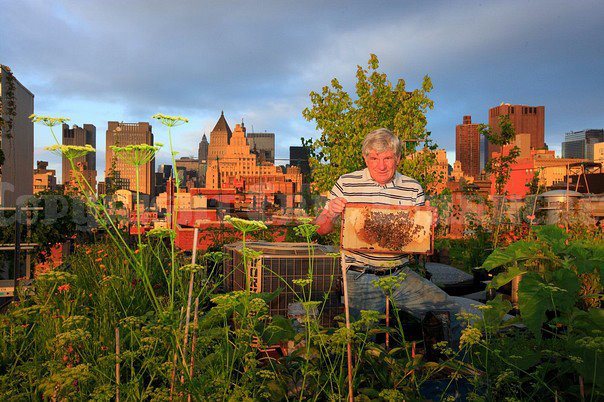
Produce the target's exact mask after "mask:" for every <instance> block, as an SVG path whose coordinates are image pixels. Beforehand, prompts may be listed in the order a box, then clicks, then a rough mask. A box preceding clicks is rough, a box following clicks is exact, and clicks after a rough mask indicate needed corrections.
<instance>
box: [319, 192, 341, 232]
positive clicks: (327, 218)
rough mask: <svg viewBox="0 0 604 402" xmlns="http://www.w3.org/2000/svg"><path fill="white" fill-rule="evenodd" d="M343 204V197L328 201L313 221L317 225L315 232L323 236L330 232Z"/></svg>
mask: <svg viewBox="0 0 604 402" xmlns="http://www.w3.org/2000/svg"><path fill="white" fill-rule="evenodd" d="M345 206H346V199H345V198H341V197H340V198H334V199H333V200H331V201H329V202H328V203H327V205H326V206H325V208H324V209H323V212H321V214H320V215H319V216H318V217H317V219H316V221H315V225H317V226H319V227H318V228H317V233H318V234H320V235H321V236H323V235H326V234H327V233H329V232H331V231H332V230H333V221H334V220H335V219H336V218H337V217H338V216H339V215H340V214H341V213H342V211H344V207H345Z"/></svg>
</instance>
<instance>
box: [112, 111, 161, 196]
mask: <svg viewBox="0 0 604 402" xmlns="http://www.w3.org/2000/svg"><path fill="white" fill-rule="evenodd" d="M139 144H149V145H153V132H152V127H151V125H150V124H149V123H146V122H142V123H120V122H117V121H110V122H109V123H108V128H107V141H106V146H107V150H106V157H105V166H106V167H105V178H107V177H108V173H109V169H110V168H111V165H112V163H113V161H114V158H113V150H112V149H111V148H110V146H111V145H117V146H120V147H124V146H126V145H139ZM139 169H140V170H139V175H140V176H139V181H140V184H139V186H140V192H141V193H143V194H147V195H154V191H155V160H154V159H152V160H151V161H150V162H148V163H146V164H145V165H143V166H141V167H140V168H139ZM115 173H117V174H116V176H117V179H118V180H116V184H117V185H118V186H119V187H120V188H124V189H126V190H130V191H136V168H135V167H134V166H132V165H129V164H127V163H125V162H123V161H121V160H120V159H117V158H116V159H115Z"/></svg>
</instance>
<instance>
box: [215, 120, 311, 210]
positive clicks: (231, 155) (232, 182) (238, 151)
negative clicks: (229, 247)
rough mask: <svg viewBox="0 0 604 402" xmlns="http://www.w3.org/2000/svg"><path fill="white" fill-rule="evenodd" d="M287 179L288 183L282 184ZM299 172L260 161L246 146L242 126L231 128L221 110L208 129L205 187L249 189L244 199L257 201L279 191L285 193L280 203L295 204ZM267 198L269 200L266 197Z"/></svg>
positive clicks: (299, 177) (299, 182)
mask: <svg viewBox="0 0 604 402" xmlns="http://www.w3.org/2000/svg"><path fill="white" fill-rule="evenodd" d="M284 183H289V184H284ZM301 185H302V175H301V174H300V171H299V169H289V170H288V171H287V172H285V173H284V172H283V170H282V169H281V167H279V166H275V165H274V164H272V163H270V162H267V161H261V158H259V157H258V155H257V154H255V153H254V152H252V150H251V149H250V146H249V143H248V140H247V135H246V128H245V126H244V125H243V124H237V125H236V126H235V130H234V131H231V128H230V127H229V125H228V123H227V121H226V119H225V117H224V113H222V114H221V115H220V118H219V119H218V122H217V123H216V126H215V127H214V129H213V130H212V132H211V133H210V143H209V146H208V166H207V171H206V188H208V189H231V188H232V189H237V190H238V191H243V192H245V193H249V194H247V195H246V198H245V199H252V204H253V199H254V195H255V196H256V200H257V203H258V204H260V203H261V202H265V201H267V200H268V198H269V196H270V198H271V199H272V198H273V195H274V194H278V193H281V194H283V196H284V197H286V199H287V200H286V201H284V202H283V204H284V205H282V206H283V207H286V206H287V207H293V206H297V204H298V203H299V202H301V199H300V198H299V197H298V198H296V197H294V194H295V193H299V192H300V191H301ZM268 202H270V201H268Z"/></svg>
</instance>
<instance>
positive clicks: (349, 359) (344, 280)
mask: <svg viewBox="0 0 604 402" xmlns="http://www.w3.org/2000/svg"><path fill="white" fill-rule="evenodd" d="M341 255H342V257H341V263H340V266H341V267H342V287H343V288H344V312H345V316H346V329H347V330H348V331H350V308H349V306H348V279H347V278H346V268H345V265H344V253H341ZM346 353H347V364H348V400H349V401H350V402H353V401H354V397H353V388H352V347H351V345H350V341H348V343H347V344H346Z"/></svg>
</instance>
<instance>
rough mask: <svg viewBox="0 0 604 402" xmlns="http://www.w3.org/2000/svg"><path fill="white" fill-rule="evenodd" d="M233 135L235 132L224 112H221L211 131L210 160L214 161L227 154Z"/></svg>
mask: <svg viewBox="0 0 604 402" xmlns="http://www.w3.org/2000/svg"><path fill="white" fill-rule="evenodd" d="M232 135H233V132H232V131H231V128H230V127H229V124H228V123H227V121H226V119H225V118H224V112H221V113H220V117H219V118H218V121H217V122H216V125H215V126H214V128H213V129H212V132H210V143H209V145H208V160H212V161H214V160H217V159H219V158H221V157H223V156H225V155H226V152H227V148H228V147H229V143H230V142H231V136H232Z"/></svg>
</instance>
